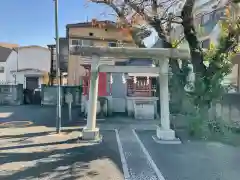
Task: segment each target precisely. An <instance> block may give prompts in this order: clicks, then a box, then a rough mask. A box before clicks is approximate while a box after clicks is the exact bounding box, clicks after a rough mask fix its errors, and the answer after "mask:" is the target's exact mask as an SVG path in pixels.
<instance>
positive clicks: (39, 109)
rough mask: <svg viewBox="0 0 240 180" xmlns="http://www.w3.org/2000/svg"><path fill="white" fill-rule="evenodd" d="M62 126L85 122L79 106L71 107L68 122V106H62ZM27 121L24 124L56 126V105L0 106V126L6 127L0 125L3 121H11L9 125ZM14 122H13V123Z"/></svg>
mask: <svg viewBox="0 0 240 180" xmlns="http://www.w3.org/2000/svg"><path fill="white" fill-rule="evenodd" d="M61 114H62V126H69V125H70V126H72V125H76V122H77V124H85V123H86V122H85V121H84V120H83V118H82V117H81V116H80V108H79V107H73V109H72V119H73V122H69V117H68V108H67V107H65V106H63V107H62V113H61ZM21 121H22V122H29V124H28V125H27V124H26V126H46V127H55V126H56V107H55V106H40V105H21V106H0V128H5V127H8V126H7V125H5V126H1V124H3V123H5V124H6V123H11V122H13V123H12V124H11V127H22V126H24V124H22V125H19V124H20V123H19V122H21ZM14 122H15V124H14Z"/></svg>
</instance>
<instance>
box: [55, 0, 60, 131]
mask: <svg viewBox="0 0 240 180" xmlns="http://www.w3.org/2000/svg"><path fill="white" fill-rule="evenodd" d="M54 1H55V35H56V38H55V39H56V66H57V116H56V132H57V133H58V134H59V133H60V132H61V121H62V116H61V83H60V62H59V35H58V0H54Z"/></svg>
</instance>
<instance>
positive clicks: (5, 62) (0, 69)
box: [0, 46, 17, 84]
mask: <svg viewBox="0 0 240 180" xmlns="http://www.w3.org/2000/svg"><path fill="white" fill-rule="evenodd" d="M16 58H17V53H16V52H15V51H13V50H12V48H9V47H3V46H0V84H14V82H9V81H8V80H7V79H8V77H7V76H9V73H8V72H9V70H8V67H9V62H14V61H15V60H16Z"/></svg>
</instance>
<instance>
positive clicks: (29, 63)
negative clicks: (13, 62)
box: [18, 47, 51, 72]
mask: <svg viewBox="0 0 240 180" xmlns="http://www.w3.org/2000/svg"><path fill="white" fill-rule="evenodd" d="M50 63H51V60H50V51H49V50H48V49H45V48H40V47H31V48H22V49H20V50H19V53H18V69H19V70H21V69H38V70H41V71H46V72H50Z"/></svg>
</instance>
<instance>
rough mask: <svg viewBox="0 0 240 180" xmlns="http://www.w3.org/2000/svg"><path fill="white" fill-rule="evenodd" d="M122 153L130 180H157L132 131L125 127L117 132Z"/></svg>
mask: <svg viewBox="0 0 240 180" xmlns="http://www.w3.org/2000/svg"><path fill="white" fill-rule="evenodd" d="M119 136H120V141H121V143H122V147H123V153H124V156H125V158H126V162H127V165H128V171H129V175H130V179H131V180H145V179H146V180H158V177H157V175H156V173H155V172H154V169H153V168H152V166H151V164H150V163H149V161H148V159H147V157H146V156H145V154H144V152H143V150H142V149H141V147H140V144H139V143H138V141H137V139H136V137H135V136H134V134H133V132H132V129H130V128H128V127H125V128H121V129H120V130H119Z"/></svg>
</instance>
